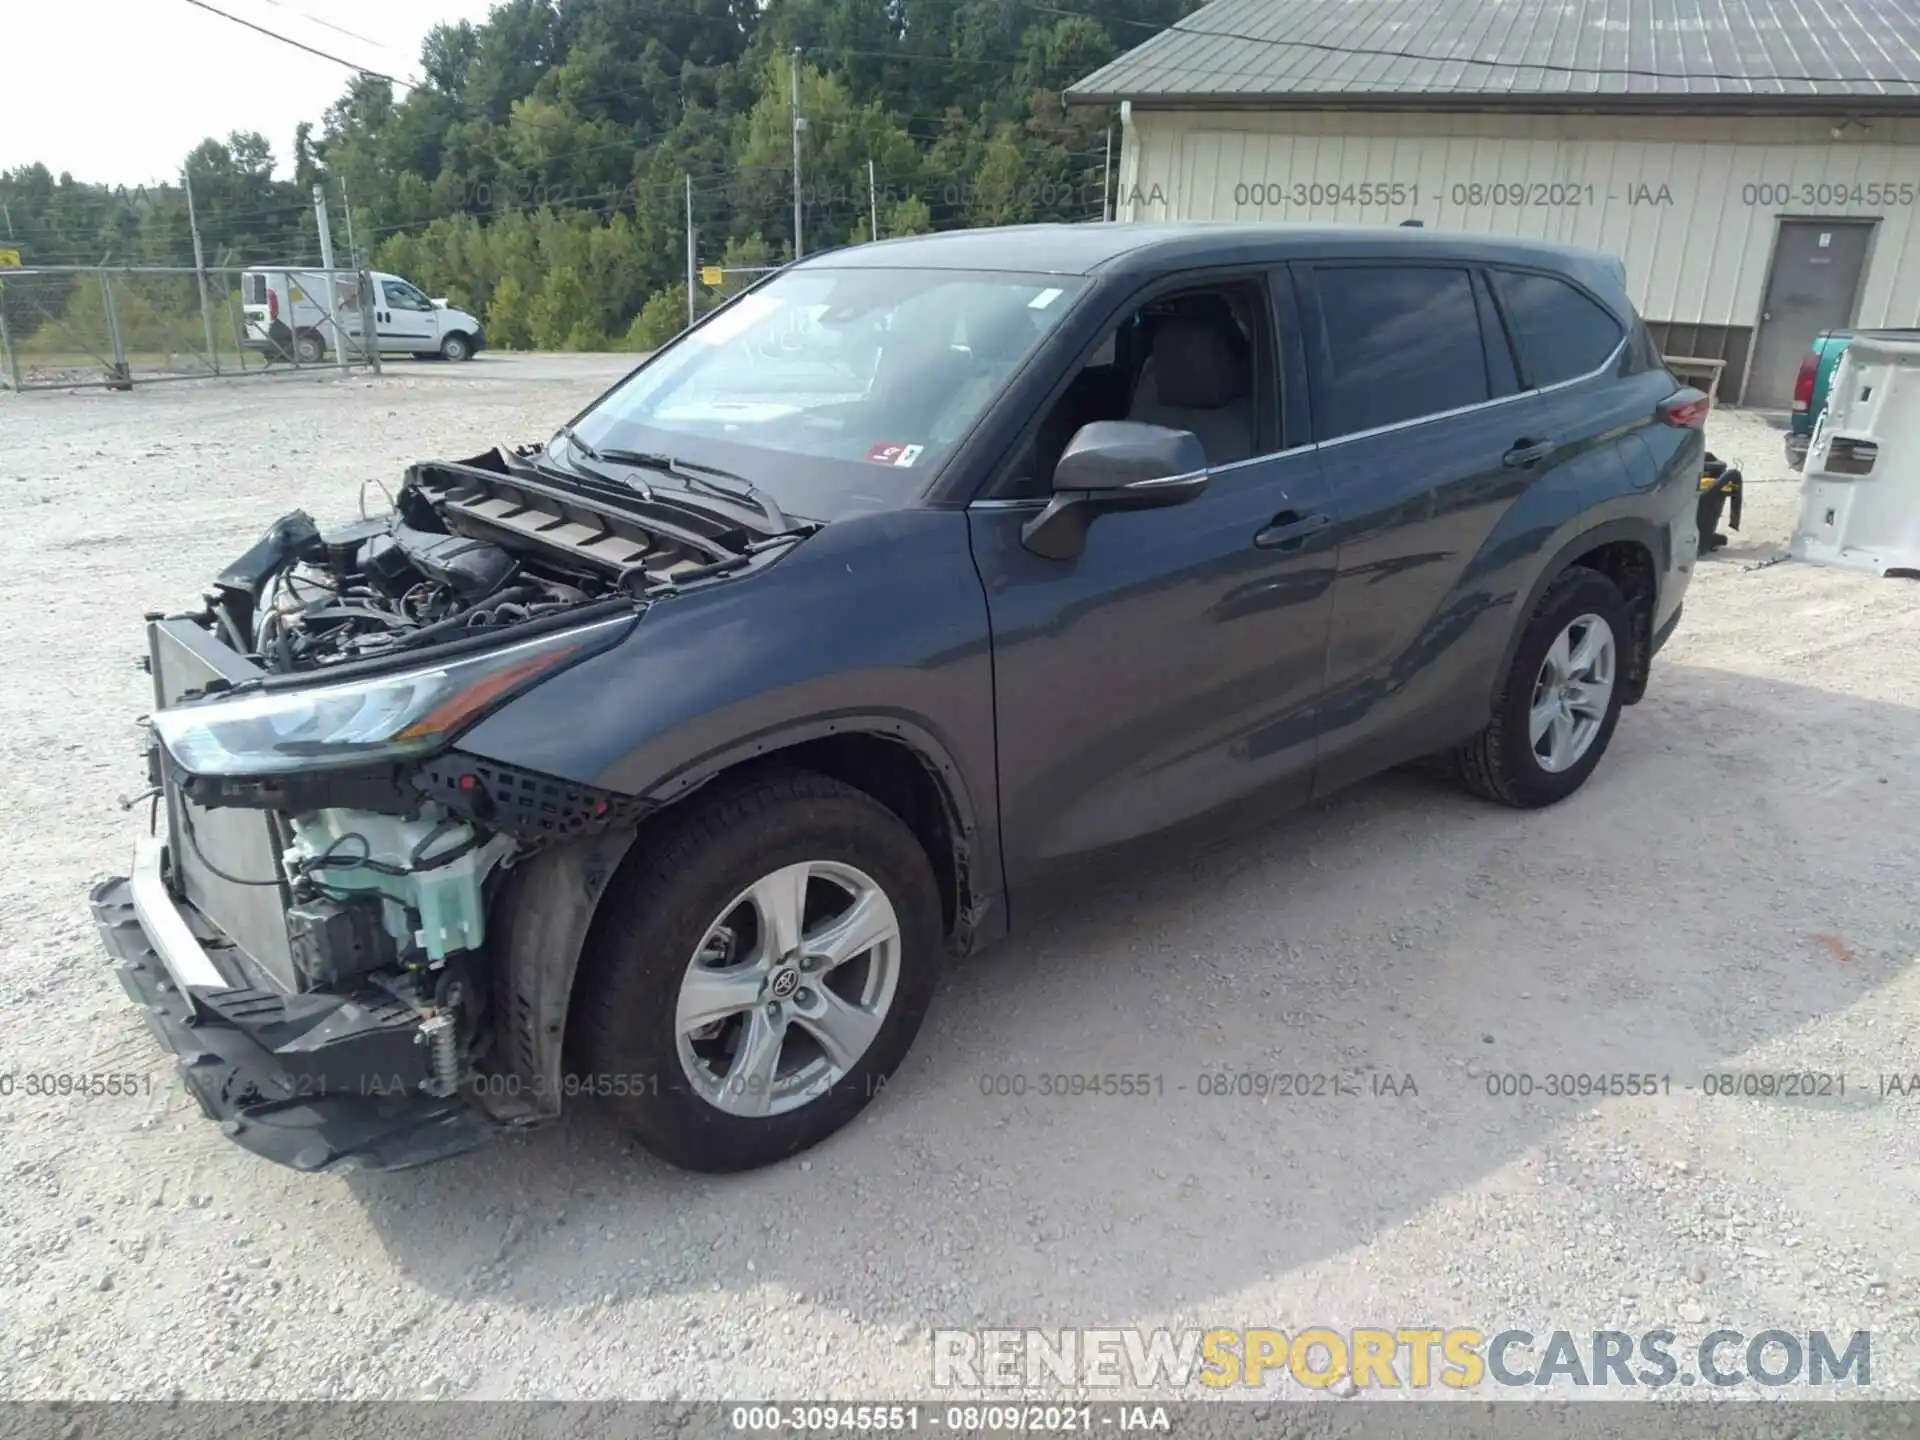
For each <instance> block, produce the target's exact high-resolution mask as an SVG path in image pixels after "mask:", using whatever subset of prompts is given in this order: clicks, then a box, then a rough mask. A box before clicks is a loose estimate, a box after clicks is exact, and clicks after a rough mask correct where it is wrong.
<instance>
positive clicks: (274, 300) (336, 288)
mask: <svg viewBox="0 0 1920 1440" xmlns="http://www.w3.org/2000/svg"><path fill="white" fill-rule="evenodd" d="M372 280H373V295H372V297H371V298H372V302H373V307H374V308H373V329H374V334H375V336H376V337H377V338H378V340H379V344H380V353H381V354H382V355H417V356H421V357H426V356H432V355H439V356H442V357H444V358H445V359H448V360H468V359H471V358H472V357H473V353H474V352H475V351H476V350H478V349H479V348H480V347H481V345H482V344H484V343H485V341H486V335H485V333H484V332H483V331H482V330H481V328H480V322H479V320H478V319H476V318H475V317H474V316H472V315H469V314H468V313H467V312H466V311H464V310H456V309H454V308H453V307H452V306H450V305H448V304H447V302H446V301H445V300H429V299H428V298H427V297H426V296H425V295H424V294H422V293H421V291H420V289H419V287H417V286H414V285H410V284H408V283H407V282H406V281H405V280H403V279H401V278H400V277H399V276H398V275H387V274H383V273H382V272H380V271H378V270H376V271H374V272H373V273H372ZM358 282H359V277H358V276H357V275H356V274H355V273H354V272H352V271H349V270H333V271H327V270H246V271H243V272H242V273H241V276H240V302H241V306H242V308H243V309H244V310H245V312H246V325H247V333H246V345H247V348H248V349H249V350H260V351H264V352H266V353H267V354H269V355H275V356H278V357H280V358H283V359H286V358H293V359H297V360H298V361H299V362H300V363H301V364H302V365H318V364H320V363H321V362H322V361H323V360H325V359H327V357H328V356H329V355H331V354H332V353H333V348H334V346H335V345H336V344H344V346H345V348H346V351H347V354H348V355H349V356H353V355H357V354H359V353H360V352H361V347H362V341H361V338H360V337H361V331H362V320H361V302H360V294H359V288H360V287H359V283H358ZM329 285H331V288H332V291H333V296H334V303H333V304H332V305H331V306H329V305H327V304H326V303H325V297H326V295H327V293H328V288H329Z"/></svg>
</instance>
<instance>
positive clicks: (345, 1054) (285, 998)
mask: <svg viewBox="0 0 1920 1440" xmlns="http://www.w3.org/2000/svg"><path fill="white" fill-rule="evenodd" d="M164 864H165V847H164V845H163V843H162V842H161V841H159V840H151V839H150V840H143V841H141V842H140V844H139V847H138V849H137V850H136V852H135V859H134V866H133V873H132V874H131V875H129V876H125V877H120V878H116V879H112V880H108V881H106V882H105V883H103V884H101V885H99V886H98V887H96V888H95V889H94V891H93V894H92V897H91V899H92V906H93V917H94V923H95V925H96V926H97V927H98V928H99V931H100V938H101V940H102V941H103V942H104V943H105V945H106V947H107V951H108V953H109V954H110V955H111V956H112V957H113V960H114V962H115V968H116V971H117V973H118V975H119V978H120V983H121V985H122V986H123V987H125V989H126V991H127V993H128V995H130V996H131V997H132V998H133V1000H134V1001H135V1002H136V1003H137V1004H138V1005H139V1006H140V1007H141V1011H142V1014H143V1016H144V1018H145V1019H146V1022H147V1025H148V1028H149V1029H151V1030H152V1032H153V1034H154V1037H155V1038H156V1039H157V1040H159V1042H160V1043H161V1045H162V1046H163V1047H165V1048H166V1049H167V1050H168V1051H169V1052H171V1053H172V1054H173V1056H174V1058H175V1060H176V1062H177V1063H178V1065H179V1068H180V1073H181V1078H182V1080H183V1081H184V1082H185V1084H186V1087H187V1090H188V1092H189V1093H191V1094H192V1096H193V1097H194V1099H195V1100H196V1101H197V1102H198V1103H199V1105H200V1108H201V1110H202V1111H204V1112H205V1114H206V1115H207V1117H208V1118H209V1119H212V1120H216V1121H218V1122H220V1125H221V1128H222V1130H223V1131H224V1132H225V1133H226V1134H227V1135H228V1136H229V1137H230V1138H231V1139H233V1140H234V1141H235V1142H237V1143H238V1144H240V1145H241V1146H243V1147H244V1148H246V1149H248V1150H251V1151H253V1152H254V1153H255V1154H258V1155H261V1156H264V1157H265V1158H267V1159H269V1160H274V1161H277V1162H279V1163H280V1164H283V1165H290V1166H292V1167H293V1168H295V1169H298V1170H325V1169H330V1168H338V1169H364V1170H397V1169H404V1168H406V1167H408V1166H412V1165H422V1164H426V1163H428V1162H430V1161H434V1160H440V1159H444V1158H446V1157H448V1156H451V1155H457V1154H459V1153H460V1152H462V1151H465V1150H470V1149H473V1148H474V1147H475V1146H477V1145H480V1144H483V1143H484V1142H486V1141H487V1140H488V1139H489V1138H491V1137H492V1136H493V1135H494V1134H495V1133H496V1132H497V1130H498V1129H499V1127H498V1126H496V1125H495V1124H493V1123H492V1122H491V1121H490V1120H489V1119H488V1118H487V1116H486V1115H485V1114H484V1113H483V1112H481V1111H480V1110H478V1109H476V1108H474V1107H473V1106H471V1105H470V1104H469V1103H468V1102H467V1101H466V1099H464V1098H463V1097H462V1096H460V1095H447V1096H436V1095H433V1094H431V1093H428V1088H427V1087H430V1086H431V1085H432V1084H433V1079H434V1073H435V1071H434V1063H435V1049H436V1045H437V1044H444V1043H448V1042H449V1041H450V1039H451V1037H447V1038H446V1039H445V1040H443V1039H442V1029H443V1027H440V1026H437V1025H436V1021H437V1019H438V1017H436V1016H433V1015H428V1014H423V1013H422V1012H421V1010H420V1009H419V1008H418V1007H416V1006H414V1005H411V1004H408V1003H407V1002H406V1001H404V1000H403V999H402V998H401V997H399V996H397V995H394V994H391V993H387V992H384V991H381V990H380V989H378V988H377V987H373V986H369V987H367V988H365V989H362V990H358V991H356V992H354V993H347V994H339V993H325V992H312V993H308V994H301V995H288V994H282V993H279V992H277V991H273V990H268V989H264V988H256V987H254V986H250V985H248V984H247V983H246V980H245V976H244V975H243V974H242V973H241V972H240V969H239V967H238V966H237V965H234V964H232V963H231V962H230V961H229V962H227V963H222V959H221V958H220V957H221V953H222V951H223V950H226V949H230V945H229V944H228V942H226V940H225V937H223V936H221V935H220V934H219V933H218V932H217V931H216V930H215V929H214V928H213V926H212V925H211V924H209V923H208V922H207V921H206V920H205V918H204V917H202V916H201V915H200V914H199V913H198V912H197V911H195V910H194V909H193V908H192V907H191V906H184V905H181V904H179V903H178V902H176V901H175V900H174V898H173V897H172V895H171V894H170V893H169V892H168V890H167V886H166V877H165V874H164V868H163V867H164Z"/></svg>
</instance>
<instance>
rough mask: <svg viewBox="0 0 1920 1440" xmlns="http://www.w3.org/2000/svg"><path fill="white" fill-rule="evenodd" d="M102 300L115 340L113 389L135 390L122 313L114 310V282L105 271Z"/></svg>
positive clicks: (101, 283)
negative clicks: (122, 327) (129, 367)
mask: <svg viewBox="0 0 1920 1440" xmlns="http://www.w3.org/2000/svg"><path fill="white" fill-rule="evenodd" d="M100 300H101V309H102V310H104V311H105V312H106V317H107V334H108V336H109V337H111V339H112V340H113V378H114V382H115V383H114V384H113V386H112V387H111V388H113V389H115V390H131V389H132V388H133V372H132V371H131V370H129V369H128V368H127V343H126V339H125V337H124V336H122V335H121V334H120V312H119V311H118V310H116V309H115V308H114V304H113V281H112V279H111V277H110V276H109V275H108V273H107V272H106V271H105V270H102V271H101V272H100Z"/></svg>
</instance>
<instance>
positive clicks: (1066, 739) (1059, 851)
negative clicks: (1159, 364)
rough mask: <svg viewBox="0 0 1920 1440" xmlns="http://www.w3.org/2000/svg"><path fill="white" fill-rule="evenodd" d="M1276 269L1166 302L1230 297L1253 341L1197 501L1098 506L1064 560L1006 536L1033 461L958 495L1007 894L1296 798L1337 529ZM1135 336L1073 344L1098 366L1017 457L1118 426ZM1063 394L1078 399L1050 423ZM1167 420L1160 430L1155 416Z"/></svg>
mask: <svg viewBox="0 0 1920 1440" xmlns="http://www.w3.org/2000/svg"><path fill="white" fill-rule="evenodd" d="M1279 278H1280V282H1281V283H1280V284H1279V285H1278V286H1276V287H1273V288H1272V289H1271V292H1270V288H1269V286H1268V284H1267V280H1266V277H1265V276H1264V275H1261V276H1249V277H1246V278H1243V279H1240V280H1235V281H1230V282H1227V283H1224V284H1221V283H1213V284H1209V285H1208V286H1207V287H1205V289H1204V291H1200V292H1195V291H1192V290H1188V291H1185V292H1182V293H1181V294H1180V295H1176V296H1174V297H1172V303H1175V304H1184V303H1188V300H1187V298H1186V297H1192V296H1194V295H1196V294H1197V295H1198V296H1199V298H1200V299H1202V300H1208V301H1210V302H1211V301H1213V300H1217V299H1218V298H1220V297H1222V296H1224V297H1225V298H1226V299H1228V300H1229V301H1231V302H1232V305H1233V310H1234V314H1235V315H1236V316H1238V317H1242V318H1243V319H1244V321H1245V322H1246V326H1247V328H1248V330H1249V331H1250V332H1251V333H1249V334H1247V335H1246V336H1245V339H1246V342H1247V347H1248V348H1247V351H1246V353H1247V355H1248V358H1249V368H1250V381H1249V384H1250V393H1249V395H1248V397H1247V398H1248V401H1249V402H1250V408H1251V416H1252V428H1251V433H1250V435H1249V437H1248V438H1247V439H1246V440H1245V441H1244V442H1239V443H1237V444H1235V445H1233V446H1231V447H1229V446H1226V445H1221V444H1216V443H1215V442H1207V436H1206V435H1204V434H1202V439H1203V442H1207V443H1210V444H1212V445H1213V446H1214V448H1219V449H1222V450H1224V451H1226V452H1227V453H1221V454H1217V455H1216V454H1215V453H1213V449H1212V448H1210V450H1209V455H1208V462H1209V463H1208V468H1209V473H1210V476H1211V479H1210V482H1209V484H1208V486H1207V488H1206V490H1205V491H1204V492H1203V493H1202V494H1201V495H1199V496H1198V497H1197V498H1195V499H1193V500H1191V501H1188V502H1186V503H1185V504H1181V505H1177V506H1172V507H1169V508H1166V509H1160V510H1148V511H1139V512H1134V513H1111V514H1105V515H1101V516H1099V517H1098V518H1096V519H1095V520H1094V521H1093V522H1092V525H1091V527H1090V528H1089V530H1088V532H1087V536H1086V542H1085V548H1084V549H1083V550H1082V552H1081V553H1080V554H1079V555H1078V556H1076V557H1074V558H1072V559H1070V560H1053V559H1046V558H1043V557H1041V556H1039V555H1035V554H1033V553H1031V552H1030V551H1028V550H1027V549H1026V548H1024V547H1023V545H1022V543H1021V527H1022V526H1023V525H1024V524H1025V523H1026V522H1027V521H1028V520H1030V519H1032V518H1033V516H1035V515H1036V514H1038V513H1039V511H1040V510H1041V509H1042V508H1043V506H1044V504H1045V498H1044V495H1045V491H1046V489H1047V488H1048V487H1049V486H1050V484H1051V473H1050V470H1051V467H1050V465H1047V464H1046V461H1045V460H1044V458H1043V459H1042V461H1041V462H1040V463H1041V464H1042V466H1043V467H1045V468H1046V469H1047V471H1048V473H1046V474H1044V475H1038V476H1035V477H1032V478H1033V480H1034V482H1035V483H1034V484H1033V485H1032V486H1031V487H1030V493H1028V494H1023V495H1021V496H1019V497H1017V498H996V499H984V500H975V501H974V502H973V503H972V505H971V506H970V507H969V510H968V521H969V525H970V526H971V532H972V544H973V553H974V562H975V565H976V567H977V568H978V570H979V573H980V577H981V581H982V583H983V584H984V586H985V589H986V594H987V604H988V611H989V616H990V620H991V624H992V631H993V648H994V697H995V719H996V731H997V737H998V754H999V779H1000V813H1001V821H1002V835H1003V845H1004V853H1005V864H1006V875H1007V883H1008V886H1009V890H1010V893H1011V896H1012V897H1013V899H1014V903H1016V904H1018V903H1019V897H1020V895H1021V893H1022V889H1023V887H1032V886H1034V885H1035V883H1036V882H1037V881H1038V880H1039V879H1040V878H1041V877H1042V876H1043V875H1046V874H1048V873H1049V872H1051V871H1053V870H1055V869H1056V868H1058V867H1060V866H1063V865H1064V864H1065V863H1066V862H1069V861H1071V860H1073V859H1075V858H1076V857H1085V856H1089V855H1092V854H1094V853H1096V852H1099V851H1102V850H1105V849H1107V848H1108V847H1111V846H1114V845H1118V844H1120V843H1123V842H1126V841H1131V840H1135V839H1138V838H1140V837H1142V836H1146V835H1149V834H1152V833H1153V832H1155V831H1158V830H1161V829H1164V828H1165V827H1167V826H1170V825H1174V824H1178V823H1180V822H1182V821H1187V820H1191V819H1193V818H1195V817H1196V816H1200V815H1203V814H1205V813H1207V812H1209V811H1212V810H1214V809H1217V808H1218V807H1220V806H1222V805H1225V804H1227V803H1229V802H1231V801H1235V800H1238V799H1241V798H1244V797H1247V796H1250V795H1255V794H1259V795H1261V796H1262V797H1263V798H1265V799H1269V800H1271V801H1272V802H1273V803H1277V804H1286V803H1292V802H1296V801H1299V800H1303V799H1305V798H1306V797H1307V796H1308V794H1309V793H1310V791H1311V786H1312V780H1313V765H1314V758H1315V746H1316V736H1317V729H1318V716H1317V704H1318V701H1319V699H1320V695H1321V688H1322V680H1323V676H1324V673H1325V669H1326V647H1327V634H1328V626H1329V618H1330V615H1331V600H1332V593H1333V581H1334V558H1335V551H1334V547H1333V546H1332V545H1331V544H1330V543H1329V541H1330V538H1331V534H1332V531H1331V527H1330V526H1324V525H1322V524H1320V523H1318V519H1319V517H1321V516H1322V515H1323V513H1324V508H1325V506H1324V501H1325V490H1324V482H1323V480H1322V477H1321V471H1320V462H1319V457H1318V455H1317V454H1316V453H1315V451H1314V450H1313V448H1312V447H1311V446H1310V445H1309V444H1307V443H1306V441H1307V430H1306V426H1307V423H1308V421H1307V414H1306V409H1305V403H1306V395H1305V384H1304V379H1303V378H1302V377H1303V376H1304V373H1305V371H1304V364H1305V362H1304V353H1303V352H1302V351H1301V349H1300V338H1299V331H1298V326H1297V325H1296V324H1295V323H1294V319H1293V313H1294V304H1293V296H1292V290H1291V287H1290V286H1289V285H1287V284H1286V277H1285V274H1284V272H1282V273H1281V275H1280V277H1279ZM1149 298H1150V297H1149ZM1201 308H1207V307H1201ZM1141 313H1142V314H1144V313H1145V312H1144V311H1143V312H1141ZM1212 313H1219V312H1218V307H1217V305H1215V306H1212ZM1140 331H1141V321H1140V319H1139V318H1138V317H1137V316H1136V315H1135V314H1134V313H1133V312H1131V311H1130V312H1129V313H1128V314H1127V315H1125V316H1123V317H1122V318H1121V319H1120V321H1119V323H1118V324H1117V325H1116V326H1115V327H1113V329H1111V330H1110V331H1109V332H1108V333H1107V335H1106V336H1105V337H1103V338H1102V340H1101V341H1100V342H1099V343H1098V344H1097V345H1096V346H1095V347H1093V348H1092V349H1091V350H1090V351H1089V352H1088V356H1087V357H1086V358H1087V360H1089V361H1091V362H1093V363H1091V364H1086V363H1083V365H1082V366H1081V367H1080V368H1079V370H1078V371H1077V372H1076V373H1075V374H1074V375H1072V376H1070V377H1067V378H1065V379H1063V380H1062V382H1061V384H1060V386H1059V387H1058V388H1057V389H1056V390H1055V392H1054V395H1053V397H1052V398H1051V399H1050V401H1049V402H1048V405H1047V407H1046V408H1044V409H1043V411H1042V414H1041V416H1040V418H1039V419H1038V420H1037V421H1036V422H1035V423H1034V425H1033V426H1032V427H1030V430H1029V432H1028V436H1027V438H1026V440H1024V441H1023V442H1022V444H1021V446H1020V447H1018V449H1017V450H1016V456H1017V457H1019V458H1017V459H1016V461H1015V464H1016V465H1019V464H1022V463H1026V462H1027V461H1028V460H1030V458H1031V456H1032V454H1033V452H1034V449H1035V442H1036V441H1039V442H1041V443H1040V445H1039V447H1038V448H1039V450H1040V453H1041V454H1042V455H1043V456H1044V455H1045V454H1047V453H1052V454H1056V455H1057V449H1054V448H1053V447H1052V446H1048V445H1046V444H1045V440H1044V437H1045V436H1047V435H1049V434H1057V433H1058V432H1060V431H1062V430H1065V429H1074V428H1078V426H1079V425H1080V424H1083V423H1086V422H1087V421H1088V420H1093V419H1125V418H1131V417H1129V416H1128V415H1126V414H1114V413H1095V412H1098V411H1102V410H1103V409H1104V410H1107V411H1111V410H1112V409H1113V408H1114V407H1115V406H1125V407H1127V408H1129V409H1136V410H1140V409H1142V401H1141V392H1142V388H1143V387H1142V386H1141V385H1140V383H1139V381H1140V376H1141V375H1142V374H1143V373H1145V367H1146V361H1147V358H1148V357H1150V355H1151V353H1152V352H1151V349H1150V348H1149V349H1147V351H1146V352H1145V354H1142V353H1141V344H1140V342H1139V341H1138V340H1137V339H1136V337H1138V336H1139V334H1140ZM1116 338H1117V340H1118V344H1117V346H1116V343H1115V341H1116ZM1116 354H1117V355H1118V356H1119V357H1120V359H1119V361H1118V362H1117V363H1118V366H1119V369H1120V370H1121V371H1122V372H1125V373H1122V374H1119V375H1117V376H1116V375H1115V374H1111V373H1104V371H1103V368H1102V367H1101V365H1100V363H1099V362H1101V361H1103V360H1108V359H1109V358H1110V357H1113V356H1115V355H1116ZM1283 402H1284V403H1283ZM1063 405H1065V406H1069V407H1073V408H1072V412H1071V414H1070V415H1069V417H1068V419H1067V421H1066V422H1065V423H1064V424H1063V423H1061V418H1060V410H1061V407H1062V406H1063ZM1143 413H1145V412H1144V411H1143ZM1164 414H1165V412H1164V409H1162V410H1160V411H1157V412H1156V413H1155V423H1168V422H1167V420H1166V419H1165V418H1164ZM1197 418H1198V417H1197ZM1181 428H1191V429H1194V431H1195V433H1196V434H1201V433H1202V429H1203V428H1205V429H1209V430H1211V429H1213V428H1214V427H1213V426H1212V425H1210V424H1209V425H1207V426H1205V427H1202V426H1201V425H1198V424H1196V425H1192V426H1182V427H1181ZM1232 449H1239V450H1244V451H1247V452H1250V453H1243V454H1236V453H1231V452H1232ZM996 488H1001V489H1004V486H1001V487H996ZM990 493H991V492H990ZM1028 893H1031V889H1029V892H1028Z"/></svg>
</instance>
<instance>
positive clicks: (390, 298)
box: [380, 280, 433, 310]
mask: <svg viewBox="0 0 1920 1440" xmlns="http://www.w3.org/2000/svg"><path fill="white" fill-rule="evenodd" d="M380 289H381V292H382V293H383V294H384V295H385V296H386V297H387V308H388V309H390V310H431V309H432V308H433V302H432V301H431V300H429V299H427V297H426V296H424V295H422V294H421V293H420V292H419V291H418V290H416V289H414V288H413V286H411V285H409V284H407V283H406V282H405V281H403V280H383V281H382V282H381V284H380Z"/></svg>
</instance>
